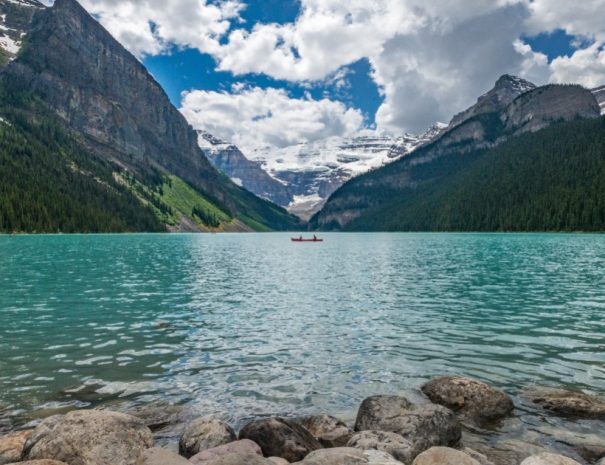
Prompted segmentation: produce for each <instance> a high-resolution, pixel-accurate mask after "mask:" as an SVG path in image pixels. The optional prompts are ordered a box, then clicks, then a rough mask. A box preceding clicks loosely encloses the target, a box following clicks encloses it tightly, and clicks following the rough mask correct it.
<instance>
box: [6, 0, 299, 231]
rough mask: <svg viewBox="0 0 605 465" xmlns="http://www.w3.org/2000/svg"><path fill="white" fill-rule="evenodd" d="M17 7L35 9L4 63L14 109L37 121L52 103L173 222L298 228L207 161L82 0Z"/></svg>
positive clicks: (120, 177) (125, 181)
mask: <svg viewBox="0 0 605 465" xmlns="http://www.w3.org/2000/svg"><path fill="white" fill-rule="evenodd" d="M17 1H18V0H2V5H3V6H6V5H7V4H15V2H17ZM20 3H28V4H29V3H30V2H25V0H20ZM17 6H19V7H20V8H21V11H28V10H26V9H28V8H33V9H35V10H36V12H35V13H34V14H33V20H32V21H31V22H30V25H29V28H28V30H27V31H26V35H25V42H24V44H23V47H22V49H21V50H20V52H19V53H18V55H17V56H16V58H15V59H14V60H12V61H10V63H8V65H7V66H6V67H5V68H4V70H3V71H2V86H3V93H4V95H5V97H6V98H8V99H9V100H10V102H9V103H10V106H11V108H13V110H14V111H13V113H15V112H16V111H18V110H19V111H20V117H21V118H22V119H23V118H25V119H28V120H29V123H28V124H30V125H31V124H35V123H36V121H37V120H36V117H37V115H38V114H39V113H41V112H44V110H46V109H48V110H50V112H49V113H45V121H46V120H50V119H53V118H55V119H57V120H58V121H56V122H55V121H53V122H52V124H55V123H56V125H57V126H58V127H61V130H62V131H63V133H64V134H65V135H66V137H71V138H73V139H74V141H77V144H78V145H79V146H80V148H81V150H82V151H86V152H87V153H88V154H90V155H91V156H94V157H96V158H97V159H98V160H97V161H98V162H99V163H102V164H103V165H104V166H105V167H106V169H110V170H111V172H112V177H113V179H114V180H115V181H116V182H117V183H119V184H121V185H122V186H126V187H127V188H128V191H129V192H130V195H132V196H135V197H136V198H137V199H138V200H139V203H140V205H141V207H142V208H143V207H149V208H152V210H153V211H154V212H155V214H156V216H157V217H158V219H160V220H161V221H162V222H163V223H164V224H166V225H167V227H168V228H169V229H171V230H208V229H212V230H216V229H218V230H252V229H255V230H266V229H295V228H297V227H299V220H298V219H297V218H295V217H294V216H292V215H289V214H288V213H287V212H286V211H285V210H283V209H281V208H280V207H278V206H276V205H274V204H271V203H270V202H267V201H265V200H261V199H259V198H258V197H256V196H254V195H253V194H251V193H250V192H248V191H247V190H245V189H243V188H241V187H239V186H237V185H235V184H234V183H232V182H231V181H230V180H229V179H228V178H227V177H226V176H224V175H223V174H220V173H219V172H218V171H217V170H216V169H215V168H214V167H213V166H212V165H211V164H210V163H209V162H208V160H207V158H206V157H205V156H204V154H203V152H202V151H201V150H200V148H199V147H198V143H197V142H198V141H197V138H198V136H197V133H196V132H195V131H194V130H193V129H192V128H191V127H190V126H189V124H188V123H187V122H186V120H185V119H184V117H183V116H182V115H181V114H180V112H179V111H178V110H177V109H176V108H174V107H173V106H172V105H171V103H170V101H169V99H168V97H167V96H166V94H165V92H164V91H163V90H162V88H161V87H160V86H159V84H158V83H157V82H156V81H155V80H154V79H153V78H152V77H151V75H150V74H149V73H148V72H147V70H146V69H145V67H144V66H143V65H142V64H141V63H140V62H139V61H138V60H137V59H136V58H135V57H134V56H132V55H131V54H130V53H129V52H128V51H126V49H124V48H123V47H122V46H121V45H120V44H119V43H118V42H117V41H116V40H114V39H113V37H112V36H111V35H110V34H109V33H108V32H107V31H106V30H105V29H104V28H103V27H102V26H101V25H100V24H99V23H98V22H97V21H96V20H94V19H93V18H92V17H91V16H90V15H89V14H88V13H87V12H86V11H85V10H84V9H83V8H82V7H81V6H80V5H79V4H78V3H77V2H76V1H75V0H57V1H56V2H55V4H54V6H53V7H52V8H38V7H37V6H36V7H31V6H29V5H25V4H22V5H17ZM7 20H8V14H7ZM5 113H6V112H5ZM13 116H14V115H13ZM21 129H23V130H25V129H24V125H21ZM56 155H57V156H61V154H56ZM66 163H67V164H74V163H75V161H74V160H68V161H66ZM77 166H79V165H77ZM77 169H78V170H79V168H77ZM95 174H96V173H95V172H91V173H90V175H91V176H93V177H94V175H95ZM110 187H111V188H114V186H113V185H111V186H110ZM65 214H69V212H67V213H65Z"/></svg>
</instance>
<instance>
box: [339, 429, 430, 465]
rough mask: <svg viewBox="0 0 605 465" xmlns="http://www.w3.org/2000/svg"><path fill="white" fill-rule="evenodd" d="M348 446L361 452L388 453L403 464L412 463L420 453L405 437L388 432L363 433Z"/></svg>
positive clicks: (355, 437)
mask: <svg viewBox="0 0 605 465" xmlns="http://www.w3.org/2000/svg"><path fill="white" fill-rule="evenodd" d="M347 446H348V447H355V448H356V449H361V450H380V451H383V452H387V453H388V454H390V455H392V456H393V457H395V458H396V459H397V460H399V461H401V462H403V463H412V460H414V457H416V455H418V453H419V452H420V451H417V450H416V447H415V445H414V444H413V443H411V442H410V441H408V440H407V439H405V438H404V437H403V436H401V435H399V434H397V433H391V432H388V431H361V432H359V433H356V434H354V435H353V436H352V437H351V439H350V440H349V442H348V443H347Z"/></svg>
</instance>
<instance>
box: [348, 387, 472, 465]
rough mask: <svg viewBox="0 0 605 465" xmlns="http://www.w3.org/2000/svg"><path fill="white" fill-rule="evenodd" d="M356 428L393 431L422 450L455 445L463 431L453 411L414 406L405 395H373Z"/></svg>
mask: <svg viewBox="0 0 605 465" xmlns="http://www.w3.org/2000/svg"><path fill="white" fill-rule="evenodd" d="M355 430H356V431H366V430H372V431H390V432H393V433H397V434H399V435H401V436H403V437H404V438H405V439H407V440H408V441H410V442H411V443H412V444H413V446H414V448H415V450H416V451H418V453H419V452H422V451H424V450H427V449H429V448H431V447H433V446H454V445H456V444H457V443H458V441H459V440H460V436H461V434H462V431H461V428H460V423H458V420H457V419H456V415H455V414H454V412H452V411H451V410H449V409H447V408H445V407H442V406H440V405H434V404H429V405H414V404H413V403H412V402H410V401H409V400H408V399H406V398H405V397H399V396H374V397H368V398H367V399H366V400H364V401H363V403H362V404H361V407H360V408H359V412H358V414H357V421H356V423H355Z"/></svg>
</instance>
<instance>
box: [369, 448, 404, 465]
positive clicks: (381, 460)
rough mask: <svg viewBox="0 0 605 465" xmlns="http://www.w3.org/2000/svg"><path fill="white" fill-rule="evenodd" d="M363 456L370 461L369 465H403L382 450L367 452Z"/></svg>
mask: <svg viewBox="0 0 605 465" xmlns="http://www.w3.org/2000/svg"><path fill="white" fill-rule="evenodd" d="M363 455H364V456H365V458H366V459H367V460H368V465H401V462H399V461H398V460H395V458H394V457H393V456H392V455H390V454H387V453H386V452H384V451H381V450H365V451H363Z"/></svg>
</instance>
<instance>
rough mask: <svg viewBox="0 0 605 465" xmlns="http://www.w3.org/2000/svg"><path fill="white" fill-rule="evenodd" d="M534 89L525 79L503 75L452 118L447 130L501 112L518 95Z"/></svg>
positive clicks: (533, 85)
mask: <svg viewBox="0 0 605 465" xmlns="http://www.w3.org/2000/svg"><path fill="white" fill-rule="evenodd" d="M535 88H536V85H535V84H533V83H531V82H529V81H526V80H525V79H521V78H519V77H516V76H511V75H509V74H505V75H504V76H502V77H501V78H500V79H498V81H497V82H496V85H495V86H494V88H493V89H492V90H490V91H489V92H488V93H486V94H484V95H482V96H481V97H479V99H478V100H477V103H476V104H475V105H473V106H472V107H470V108H468V109H467V110H465V111H463V112H461V113H459V114H457V115H456V116H454V118H453V119H452V121H451V123H450V125H449V128H450V129H452V128H454V127H456V126H459V125H460V124H462V123H464V122H465V121H467V120H469V119H471V118H473V117H474V116H477V115H481V114H485V113H493V112H499V111H502V110H504V109H505V108H506V107H507V106H508V105H509V104H510V103H512V101H513V100H515V99H516V98H517V97H518V96H519V95H521V94H524V93H526V92H529V91H530V90H533V89H535Z"/></svg>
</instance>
